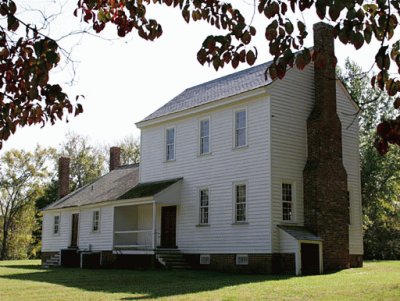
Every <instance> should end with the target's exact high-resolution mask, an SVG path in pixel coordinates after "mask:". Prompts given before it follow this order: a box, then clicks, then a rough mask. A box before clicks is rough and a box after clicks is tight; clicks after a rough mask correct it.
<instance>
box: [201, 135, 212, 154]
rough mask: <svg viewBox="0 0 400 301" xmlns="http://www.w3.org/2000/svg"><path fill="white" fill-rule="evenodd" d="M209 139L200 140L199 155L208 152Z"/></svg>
mask: <svg viewBox="0 0 400 301" xmlns="http://www.w3.org/2000/svg"><path fill="white" fill-rule="evenodd" d="M209 145H210V143H209V137H202V138H200V154H205V153H208V152H209V151H210V146H209Z"/></svg>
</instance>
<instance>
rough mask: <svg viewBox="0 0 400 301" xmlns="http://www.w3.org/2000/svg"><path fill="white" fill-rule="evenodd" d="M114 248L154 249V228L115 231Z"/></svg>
mask: <svg viewBox="0 0 400 301" xmlns="http://www.w3.org/2000/svg"><path fill="white" fill-rule="evenodd" d="M114 249H120V250H124V249H129V250H143V249H144V250H149V249H153V230H152V229H150V230H121V231H114Z"/></svg>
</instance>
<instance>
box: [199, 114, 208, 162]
mask: <svg viewBox="0 0 400 301" xmlns="http://www.w3.org/2000/svg"><path fill="white" fill-rule="evenodd" d="M209 152H210V120H209V119H203V120H201V121H200V155H202V154H208V153H209Z"/></svg>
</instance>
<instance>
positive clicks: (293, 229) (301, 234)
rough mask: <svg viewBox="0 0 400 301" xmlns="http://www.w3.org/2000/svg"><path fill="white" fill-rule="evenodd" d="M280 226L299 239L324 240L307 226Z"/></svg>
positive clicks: (279, 226)
mask: <svg viewBox="0 0 400 301" xmlns="http://www.w3.org/2000/svg"><path fill="white" fill-rule="evenodd" d="M278 228H280V229H282V230H283V231H285V232H286V233H287V234H289V235H290V236H292V237H294V238H295V239H297V240H315V241H322V239H321V238H320V237H318V236H316V235H314V234H313V233H311V232H310V231H309V230H307V229H306V228H305V227H301V226H288V225H278Z"/></svg>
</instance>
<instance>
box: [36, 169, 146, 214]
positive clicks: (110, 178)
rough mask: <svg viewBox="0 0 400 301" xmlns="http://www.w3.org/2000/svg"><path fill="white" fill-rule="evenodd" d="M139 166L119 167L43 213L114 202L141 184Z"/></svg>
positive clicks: (53, 204) (50, 206)
mask: <svg viewBox="0 0 400 301" xmlns="http://www.w3.org/2000/svg"><path fill="white" fill-rule="evenodd" d="M138 180H139V164H131V165H124V166H120V167H117V168H116V169H114V170H112V171H110V172H109V173H107V174H105V175H104V176H102V177H100V178H98V179H97V180H96V181H94V182H93V183H90V184H88V185H86V186H83V187H81V188H79V189H77V190H75V191H73V192H71V193H70V194H68V195H66V196H65V197H63V198H61V199H59V200H57V201H56V202H54V203H52V204H50V205H48V206H47V207H45V208H43V211H46V210H53V209H62V208H71V207H80V206H86V205H92V204H97V203H102V202H105V201H113V200H116V198H117V197H118V196H120V195H122V194H123V193H125V192H126V191H129V189H132V187H135V186H136V185H137V183H138V182H139V181H138Z"/></svg>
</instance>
